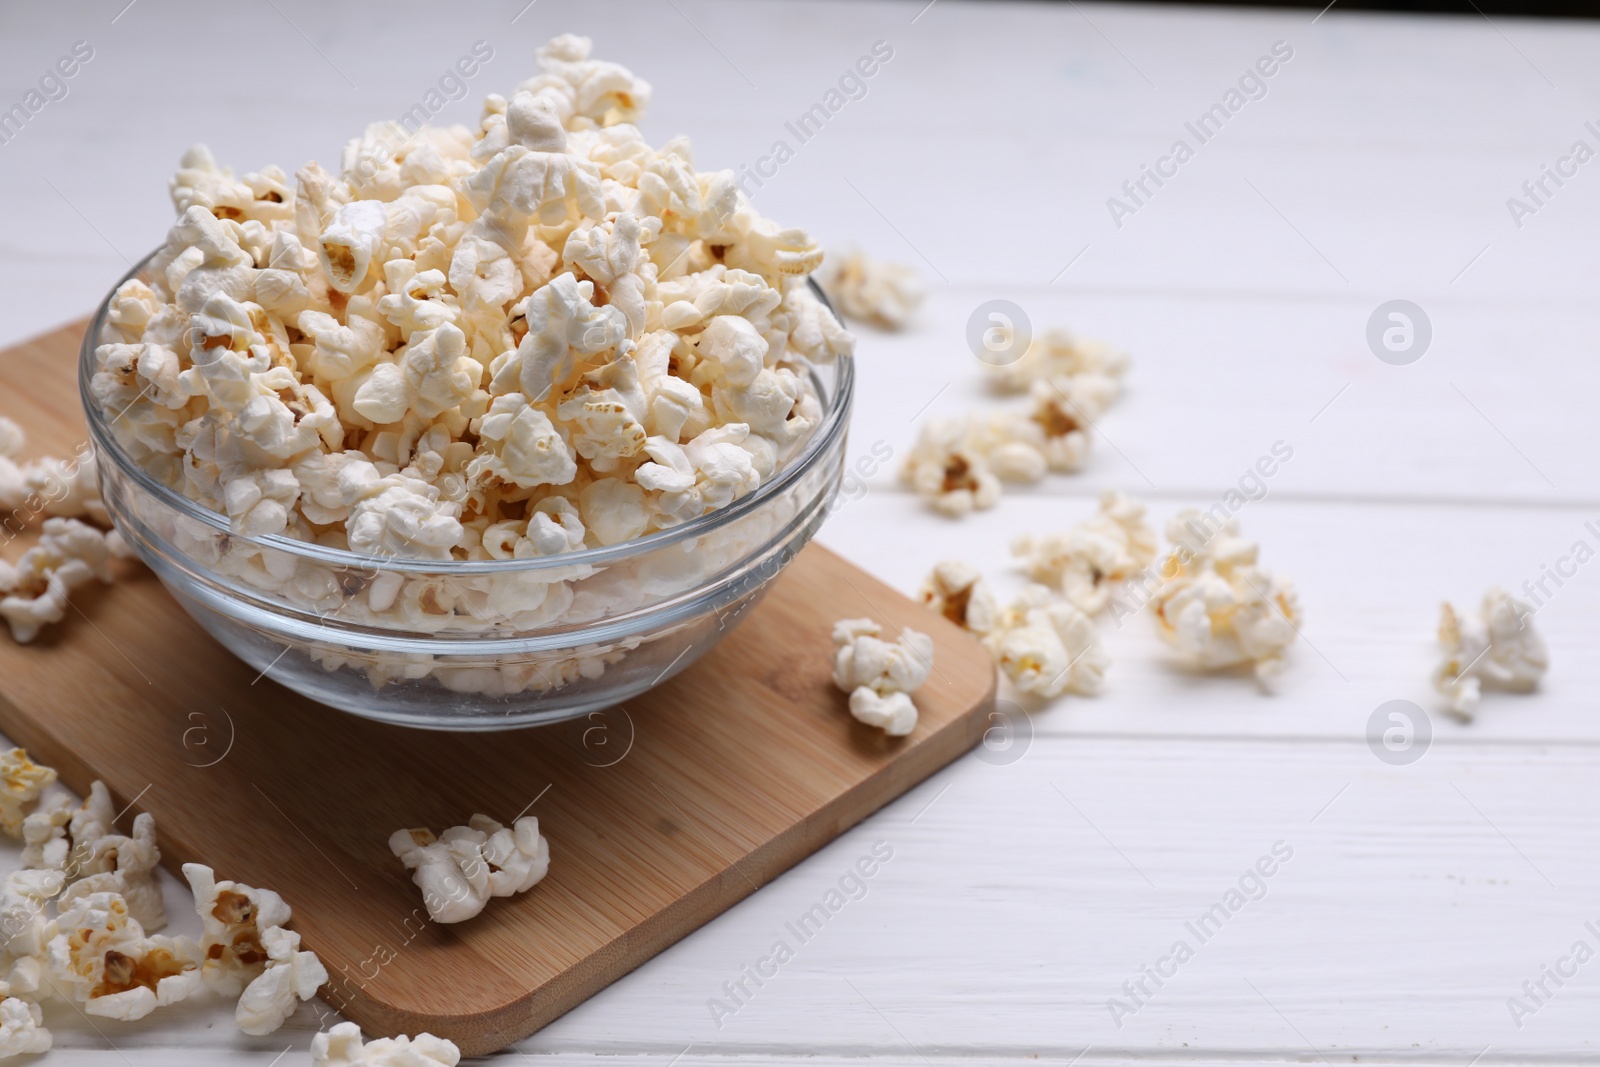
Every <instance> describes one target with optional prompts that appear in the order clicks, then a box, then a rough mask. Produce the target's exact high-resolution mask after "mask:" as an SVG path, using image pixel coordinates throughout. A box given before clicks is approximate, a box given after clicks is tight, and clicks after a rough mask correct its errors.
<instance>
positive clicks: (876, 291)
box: [817, 248, 923, 330]
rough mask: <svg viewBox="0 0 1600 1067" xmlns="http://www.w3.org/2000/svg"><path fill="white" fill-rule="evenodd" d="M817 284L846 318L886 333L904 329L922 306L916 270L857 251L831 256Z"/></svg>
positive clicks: (852, 250)
mask: <svg viewBox="0 0 1600 1067" xmlns="http://www.w3.org/2000/svg"><path fill="white" fill-rule="evenodd" d="M817 281H818V284H820V285H821V286H822V289H823V291H824V292H826V293H827V294H828V299H829V300H831V301H833V304H834V306H835V307H837V308H838V309H839V311H840V312H841V313H842V314H843V315H844V317H845V318H847V319H855V320H858V321H860V322H870V323H872V324H873V325H875V326H880V327H882V328H884V329H886V330H901V329H904V328H905V326H906V323H907V322H908V321H909V320H910V318H911V315H912V313H913V312H914V311H916V309H917V307H918V305H920V304H921V303H922V296H923V286H922V279H921V277H920V276H919V275H918V274H917V270H916V268H915V267H911V266H908V265H907V264H904V263H891V262H889V261H888V260H880V259H873V258H872V257H871V256H868V255H867V254H866V253H865V252H862V251H860V250H859V249H854V248H846V249H839V250H837V251H835V252H833V253H830V254H829V255H828V256H827V257H826V258H825V259H824V260H823V266H822V270H821V271H819V272H818V277H817Z"/></svg>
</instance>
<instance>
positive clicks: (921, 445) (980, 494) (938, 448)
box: [901, 419, 1000, 518]
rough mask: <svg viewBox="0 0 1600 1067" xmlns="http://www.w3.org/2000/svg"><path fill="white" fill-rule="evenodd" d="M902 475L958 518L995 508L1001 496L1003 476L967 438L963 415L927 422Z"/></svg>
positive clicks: (921, 494)
mask: <svg viewBox="0 0 1600 1067" xmlns="http://www.w3.org/2000/svg"><path fill="white" fill-rule="evenodd" d="M901 477H902V479H903V480H904V481H905V483H906V484H907V485H909V486H910V487H911V488H912V489H914V490H915V491H916V492H917V494H918V495H919V496H921V497H922V498H924V499H925V500H927V501H928V502H929V503H930V504H932V505H933V507H934V508H935V509H936V510H937V511H940V512H942V513H944V514H946V515H950V516H953V517H957V518H959V517H960V516H962V515H965V514H967V513H968V512H970V511H973V510H979V511H981V510H983V509H985V508H992V507H994V505H995V503H996V502H997V501H999V499H1000V479H999V478H998V477H997V476H996V475H995V474H994V472H993V471H992V470H990V469H989V462H988V460H987V459H986V458H985V456H984V455H983V454H982V453H981V452H979V451H978V450H977V449H975V448H973V447H972V445H971V443H970V442H969V441H968V440H967V427H966V424H965V422H964V421H963V420H960V419H930V420H929V421H928V422H927V423H925V424H924V425H923V427H922V431H921V434H920V435H919V436H918V438H917V445H916V447H915V448H914V449H913V450H912V452H911V455H910V457H909V458H908V459H907V460H906V464H905V466H904V467H903V468H902V469H901Z"/></svg>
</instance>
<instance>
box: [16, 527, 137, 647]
mask: <svg viewBox="0 0 1600 1067" xmlns="http://www.w3.org/2000/svg"><path fill="white" fill-rule="evenodd" d="M113 549H114V543H113V542H112V541H110V539H109V538H108V537H107V535H106V534H103V533H101V532H100V531H99V530H96V529H95V528H94V527H92V526H87V525H85V524H84V523H81V522H79V521H78V520H77V519H59V518H56V519H46V520H45V522H44V532H43V534H42V535H41V536H40V538H39V541H38V543H37V544H35V545H34V546H33V547H32V548H30V549H28V550H27V551H26V552H24V553H23V554H22V558H21V559H19V560H18V561H17V563H16V565H15V566H10V565H5V564H0V593H4V594H6V595H5V596H4V598H3V599H0V618H4V619H5V620H6V622H7V623H8V624H9V625H10V627H11V636H12V637H13V638H15V639H16V640H17V641H18V642H19V643H21V644H27V643H28V642H29V641H32V640H33V639H34V638H36V637H38V636H39V631H40V630H42V629H43V628H44V627H45V626H47V625H49V624H50V623H53V622H60V621H61V620H62V619H64V618H66V615H67V605H68V604H69V602H70V601H69V599H68V598H69V597H70V596H71V595H72V591H73V590H74V589H76V588H77V587H78V586H80V585H82V584H84V583H85V582H87V581H89V580H90V579H91V578H98V579H100V580H101V581H102V582H107V583H109V582H110V581H111V558H112V553H113Z"/></svg>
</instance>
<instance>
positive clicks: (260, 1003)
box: [233, 926, 328, 1037]
mask: <svg viewBox="0 0 1600 1067" xmlns="http://www.w3.org/2000/svg"><path fill="white" fill-rule="evenodd" d="M261 946H262V948H263V949H265V951H266V954H267V969H266V970H264V971H262V972H261V974H260V975H258V976H257V977H256V979H255V980H254V981H252V982H251V983H250V984H249V985H247V986H245V989H244V992H243V993H242V994H240V996H239V1003H238V1005H237V1006H236V1007H235V1008H234V1013H233V1017H234V1021H235V1022H237V1023H238V1024H239V1029H240V1030H242V1031H244V1032H245V1033H247V1034H251V1035H254V1036H257V1037H259V1036H261V1035H264V1034H270V1033H272V1032H274V1031H275V1030H277V1029H278V1027H280V1026H282V1025H283V1024H284V1023H286V1022H288V1021H289V1016H291V1015H293V1014H294V1009H295V1007H296V1006H297V1005H298V1003H299V1002H300V1001H302V1000H310V999H311V998H312V997H314V996H316V995H317V990H318V988H320V987H321V986H322V984H323V983H324V982H326V981H327V980H328V969H327V968H326V967H324V966H323V965H322V961H321V960H319V959H317V954H316V953H315V952H304V951H301V949H300V935H299V934H297V933H295V932H294V931H293V930H285V929H283V928H282V927H280V926H274V927H270V928H269V929H267V930H266V931H264V932H263V933H262V934H261Z"/></svg>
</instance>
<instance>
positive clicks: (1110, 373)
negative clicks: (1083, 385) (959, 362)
mask: <svg viewBox="0 0 1600 1067" xmlns="http://www.w3.org/2000/svg"><path fill="white" fill-rule="evenodd" d="M1129 363H1130V360H1129V359H1128V354H1127V353H1126V352H1122V351H1120V350H1118V349H1116V348H1113V347H1112V346H1110V345H1108V344H1106V343H1105V342H1103V341H1087V340H1083V339H1081V338H1078V337H1074V336H1073V335H1072V334H1071V333H1070V332H1068V331H1067V330H1062V329H1053V330H1046V331H1045V332H1044V333H1041V334H1039V335H1038V336H1037V337H1035V338H1034V339H1033V341H1032V342H1031V343H1030V344H1029V345H1028V348H1027V351H1025V352H1024V353H1023V354H1022V357H1021V358H1020V359H1017V360H1015V361H1013V362H1011V363H1008V364H1002V365H995V366H992V368H991V369H992V370H993V372H994V375H995V379H996V381H997V382H998V383H999V384H1000V386H1001V387H1002V388H1005V389H1010V390H1017V391H1021V390H1024V389H1028V388H1030V387H1031V386H1032V385H1033V383H1034V382H1036V381H1041V380H1046V379H1054V378H1062V377H1067V378H1079V377H1081V376H1086V375H1092V376H1095V377H1097V378H1099V379H1103V380H1104V381H1105V382H1109V383H1110V388H1111V389H1112V390H1113V394H1112V396H1111V397H1110V398H1109V399H1110V400H1114V399H1116V395H1115V393H1116V391H1120V386H1119V385H1118V381H1119V379H1121V377H1122V375H1123V374H1124V373H1126V372H1127V369H1128V365H1129ZM1101 388H1104V387H1103V386H1102V387H1101Z"/></svg>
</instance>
